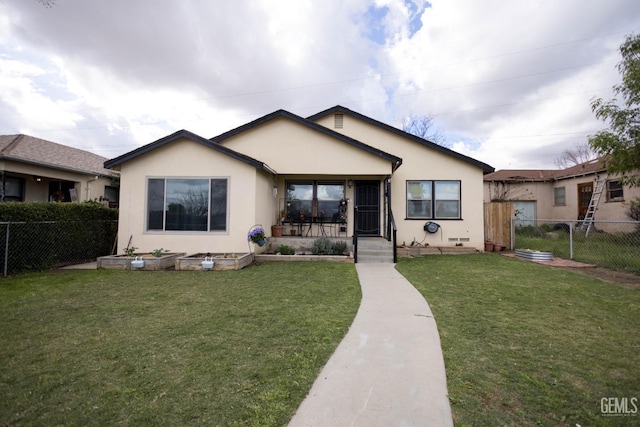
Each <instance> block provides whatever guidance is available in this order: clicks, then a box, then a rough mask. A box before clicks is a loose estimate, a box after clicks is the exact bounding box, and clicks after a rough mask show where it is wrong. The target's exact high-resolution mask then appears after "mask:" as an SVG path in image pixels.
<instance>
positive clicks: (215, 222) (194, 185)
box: [147, 178, 227, 231]
mask: <svg viewBox="0 0 640 427" xmlns="http://www.w3.org/2000/svg"><path fill="white" fill-rule="evenodd" d="M147 229H148V230H164V231H226V230H227V179H224V178H223V179H209V178H150V179H149V181H148V186H147Z"/></svg>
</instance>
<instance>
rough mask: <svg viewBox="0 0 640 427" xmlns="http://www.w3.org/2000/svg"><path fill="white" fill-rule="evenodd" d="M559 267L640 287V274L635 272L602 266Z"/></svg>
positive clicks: (631, 286) (630, 286) (633, 287)
mask: <svg viewBox="0 0 640 427" xmlns="http://www.w3.org/2000/svg"><path fill="white" fill-rule="evenodd" d="M560 268H565V269H567V270H571V271H575V272H576V273H580V274H584V275H587V276H593V277H597V278H599V279H602V280H605V281H607V282H614V283H619V284H621V285H623V286H624V287H626V288H632V289H640V276H636V275H635V274H631V273H623V272H621V271H613V270H608V269H606V268H602V267H592V268H572V267H560Z"/></svg>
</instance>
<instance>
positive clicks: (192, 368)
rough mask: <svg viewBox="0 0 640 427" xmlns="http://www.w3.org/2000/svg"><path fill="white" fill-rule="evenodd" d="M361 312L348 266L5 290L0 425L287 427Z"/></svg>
mask: <svg viewBox="0 0 640 427" xmlns="http://www.w3.org/2000/svg"><path fill="white" fill-rule="evenodd" d="M359 302H360V287H359V285H358V280H357V275H356V272H355V269H354V266H353V265H352V264H340V263H321V262H316V263H287V265H286V266H283V265H282V264H280V263H274V264H268V263H267V264H262V265H259V266H253V267H250V268H246V269H244V270H241V271H223V272H201V271H177V272H161V271H157V272H136V271H134V272H131V271H106V270H102V271H64V272H51V273H42V274H29V275H24V276H19V277H15V278H9V279H4V280H2V281H0V313H2V323H3V325H2V328H0V396H2V398H1V399H0V425H83V426H84V425H118V424H124V425H220V426H228V425H238V426H242V425H251V426H273V425H286V424H287V422H288V421H289V419H290V417H291V416H292V415H293V413H294V412H295V410H296V409H297V407H298V405H299V404H300V403H301V402H302V400H303V398H304V397H305V395H306V393H307V392H308V390H309V388H310V387H311V384H312V383H313V381H314V380H315V379H316V376H317V374H318V373H319V371H320V369H321V368H322V366H323V365H324V364H325V362H326V361H327V360H328V358H329V356H330V355H331V353H332V352H333V350H334V349H335V347H336V346H337V345H338V343H339V341H340V340H341V339H342V337H343V336H344V334H345V333H346V331H347V329H348V327H349V326H350V325H351V322H352V320H353V318H354V316H355V313H356V311H357V309H358V306H359Z"/></svg>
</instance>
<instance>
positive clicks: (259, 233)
mask: <svg viewBox="0 0 640 427" xmlns="http://www.w3.org/2000/svg"><path fill="white" fill-rule="evenodd" d="M247 240H249V241H250V242H252V243H255V244H257V245H258V246H264V245H265V243H266V242H267V236H266V235H265V234H264V228H262V227H261V226H259V225H257V226H253V227H252V228H251V230H250V231H249V234H248V235H247Z"/></svg>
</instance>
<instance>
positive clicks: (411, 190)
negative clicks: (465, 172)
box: [407, 181, 461, 219]
mask: <svg viewBox="0 0 640 427" xmlns="http://www.w3.org/2000/svg"><path fill="white" fill-rule="evenodd" d="M460 217H461V214H460V181H407V218H410V219H434V218H436V219H447V218H449V219H460Z"/></svg>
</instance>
